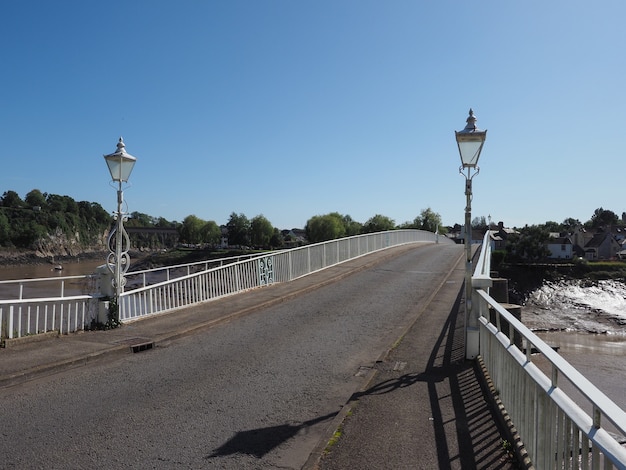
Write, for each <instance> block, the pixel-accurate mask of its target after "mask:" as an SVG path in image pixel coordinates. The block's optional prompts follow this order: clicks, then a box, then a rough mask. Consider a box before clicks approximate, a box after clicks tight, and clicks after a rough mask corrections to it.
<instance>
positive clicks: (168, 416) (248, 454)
mask: <svg viewBox="0 0 626 470" xmlns="http://www.w3.org/2000/svg"><path fill="white" fill-rule="evenodd" d="M458 257H459V247H458V246H456V245H422V246H419V247H417V248H415V249H413V250H411V251H408V252H405V253H404V254H403V255H402V256H400V257H398V258H394V259H391V260H387V261H385V262H384V263H382V264H379V265H377V266H376V267H374V268H372V269H369V270H366V271H361V272H358V273H356V274H353V275H351V276H349V277H347V278H345V279H343V280H341V281H339V282H337V283H334V284H331V285H328V286H325V287H323V288H320V289H318V290H315V291H313V292H311V293H308V294H304V295H302V296H299V297H297V298H294V299H291V300H288V301H285V302H283V303H281V304H279V305H276V306H274V307H271V308H268V309H263V310H259V311H257V312H255V313H252V314H249V315H247V316H245V317H241V318H238V319H236V320H234V321H232V322H228V323H224V324H221V325H218V326H216V327H214V328H212V329H210V330H207V331H203V332H200V333H197V334H195V335H192V336H188V337H184V338H181V339H179V340H176V341H173V342H171V343H166V344H161V345H159V347H157V348H155V349H152V350H149V351H145V352H143V353H140V354H134V355H127V356H123V357H122V358H119V359H116V360H115V361H112V362H109V363H104V364H100V363H98V364H92V365H90V366H89V367H82V368H78V369H73V370H68V371H64V372H62V373H59V374H56V375H53V376H49V377H45V378H40V379H38V380H35V381H31V382H27V383H24V384H22V385H19V386H15V387H11V388H7V389H3V390H0V468H46V469H56V468H63V469H66V468H91V469H93V468H224V469H231V468H232V469H235V468H236V469H248V468H249V469H264V468H301V467H302V465H303V464H304V463H305V462H306V460H307V458H308V456H309V454H310V453H311V452H312V451H313V449H314V447H315V446H316V444H317V443H318V441H319V440H320V437H321V436H322V435H323V431H324V430H325V429H326V428H327V427H328V424H329V423H330V421H331V420H332V419H333V418H334V417H335V416H336V414H337V413H338V412H339V411H340V409H341V408H342V407H343V406H344V405H345V403H346V402H347V400H348V399H349V397H350V396H351V394H352V393H353V392H354V391H355V390H357V389H358V388H359V387H360V386H362V385H363V383H364V381H365V374H366V372H367V370H369V368H371V367H372V366H373V364H374V363H375V362H376V361H377V360H379V359H380V357H381V355H383V354H385V352H386V351H387V350H388V349H389V348H390V347H391V346H392V345H393V343H394V341H396V339H397V338H398V337H399V336H400V335H401V334H402V333H403V332H404V331H405V330H406V328H407V327H408V326H409V325H410V324H411V323H412V321H413V320H414V319H415V317H416V316H417V314H418V313H419V312H420V311H421V308H422V306H423V304H424V303H425V302H426V300H427V299H428V297H429V296H430V294H431V293H432V292H433V290H434V289H436V287H437V286H438V285H440V284H441V283H442V282H443V280H444V279H445V277H446V275H447V274H448V272H449V271H450V270H451V269H452V268H453V266H454V264H455V263H456V261H457V260H458ZM242 295H245V294H242ZM206 308H211V304H210V303H208V304H207V305H206Z"/></svg>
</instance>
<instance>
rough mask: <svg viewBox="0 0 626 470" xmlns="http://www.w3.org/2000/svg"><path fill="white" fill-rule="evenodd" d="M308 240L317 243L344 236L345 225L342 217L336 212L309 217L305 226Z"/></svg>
mask: <svg viewBox="0 0 626 470" xmlns="http://www.w3.org/2000/svg"><path fill="white" fill-rule="evenodd" d="M305 231H306V236H307V239H308V240H309V242H311V243H319V242H324V241H327V240H334V239H336V238H341V237H344V236H345V234H346V227H345V225H344V221H343V217H342V216H341V215H339V214H338V213H336V212H333V213H330V214H327V215H316V216H313V217H311V218H310V219H309V220H308V221H307V223H306V227H305Z"/></svg>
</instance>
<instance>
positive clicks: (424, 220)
mask: <svg viewBox="0 0 626 470" xmlns="http://www.w3.org/2000/svg"><path fill="white" fill-rule="evenodd" d="M417 221H419V225H417V224H416V225H417V226H416V227H415V228H419V229H421V230H427V231H429V232H435V231H437V229H439V233H444V232H443V231H445V228H444V227H443V226H442V224H441V216H440V215H439V214H438V213H436V212H433V210H432V209H431V208H430V207H427V208H426V209H422V212H420V215H419V217H417V218H416V219H415V222H417Z"/></svg>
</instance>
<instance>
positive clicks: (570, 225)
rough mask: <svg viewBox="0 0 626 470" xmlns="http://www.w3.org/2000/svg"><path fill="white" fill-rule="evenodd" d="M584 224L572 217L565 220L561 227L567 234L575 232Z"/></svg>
mask: <svg viewBox="0 0 626 470" xmlns="http://www.w3.org/2000/svg"><path fill="white" fill-rule="evenodd" d="M582 225H583V224H582V223H581V222H580V220H578V219H573V218H571V217H569V218H567V219H565V220H564V221H563V223H562V224H561V226H562V227H563V229H564V230H565V231H566V232H573V231H574V229H575V228H576V227H581V226H582Z"/></svg>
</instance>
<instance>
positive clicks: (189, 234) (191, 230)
mask: <svg viewBox="0 0 626 470" xmlns="http://www.w3.org/2000/svg"><path fill="white" fill-rule="evenodd" d="M205 223H206V222H205V221H204V220H202V219H200V218H198V217H196V216H195V215H188V216H187V217H185V219H184V220H183V223H182V225H181V226H180V229H179V236H180V241H181V242H183V243H189V244H192V245H196V244H198V243H202V228H203V227H204V225H205Z"/></svg>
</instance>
